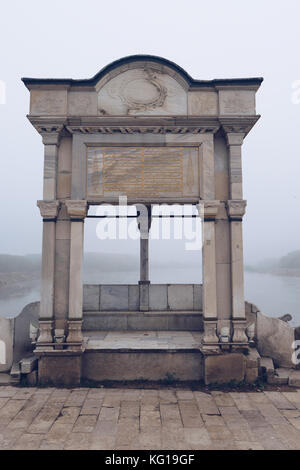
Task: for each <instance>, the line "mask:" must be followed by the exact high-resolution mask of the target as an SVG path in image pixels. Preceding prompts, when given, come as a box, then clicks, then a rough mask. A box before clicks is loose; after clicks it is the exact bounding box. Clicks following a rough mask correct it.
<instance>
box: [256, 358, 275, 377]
mask: <svg viewBox="0 0 300 470" xmlns="http://www.w3.org/2000/svg"><path fill="white" fill-rule="evenodd" d="M259 373H260V375H262V376H265V377H267V378H269V377H273V376H274V363H273V360H272V359H271V358H270V357H262V358H261V360H260V368H259Z"/></svg>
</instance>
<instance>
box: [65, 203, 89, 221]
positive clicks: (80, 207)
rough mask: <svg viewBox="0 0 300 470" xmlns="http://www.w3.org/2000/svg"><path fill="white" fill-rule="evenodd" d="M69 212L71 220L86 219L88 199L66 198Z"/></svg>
mask: <svg viewBox="0 0 300 470" xmlns="http://www.w3.org/2000/svg"><path fill="white" fill-rule="evenodd" d="M65 204H66V207H67V212H68V215H69V217H70V218H71V220H80V219H84V218H85V217H86V215H87V210H88V205H87V201H82V200H66V201H65Z"/></svg>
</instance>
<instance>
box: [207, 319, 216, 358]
mask: <svg viewBox="0 0 300 470" xmlns="http://www.w3.org/2000/svg"><path fill="white" fill-rule="evenodd" d="M217 325H218V321H217V320H216V319H214V320H204V336H203V350H204V351H218V350H219V338H218V336H217Z"/></svg>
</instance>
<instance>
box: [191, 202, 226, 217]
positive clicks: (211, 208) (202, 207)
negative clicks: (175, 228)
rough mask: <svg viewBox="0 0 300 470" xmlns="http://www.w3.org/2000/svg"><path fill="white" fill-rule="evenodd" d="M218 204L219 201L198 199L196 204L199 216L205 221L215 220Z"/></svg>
mask: <svg viewBox="0 0 300 470" xmlns="http://www.w3.org/2000/svg"><path fill="white" fill-rule="evenodd" d="M220 204H221V203H220V201H199V203H198V204H197V210H198V214H199V216H200V217H201V218H203V219H204V220H205V221H210V220H211V221H213V220H215V218H216V216H217V214H218V212H219V208H220Z"/></svg>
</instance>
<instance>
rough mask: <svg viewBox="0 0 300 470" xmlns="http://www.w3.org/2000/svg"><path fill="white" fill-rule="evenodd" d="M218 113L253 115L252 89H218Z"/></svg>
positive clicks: (253, 97)
mask: <svg viewBox="0 0 300 470" xmlns="http://www.w3.org/2000/svg"><path fill="white" fill-rule="evenodd" d="M219 109H220V114H221V115H222V114H227V115H230V114H232V115H240V116H241V115H254V114H255V91H254V90H219Z"/></svg>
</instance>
